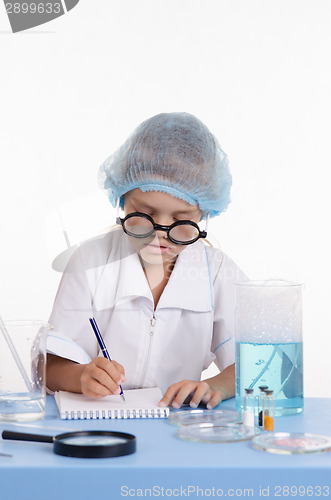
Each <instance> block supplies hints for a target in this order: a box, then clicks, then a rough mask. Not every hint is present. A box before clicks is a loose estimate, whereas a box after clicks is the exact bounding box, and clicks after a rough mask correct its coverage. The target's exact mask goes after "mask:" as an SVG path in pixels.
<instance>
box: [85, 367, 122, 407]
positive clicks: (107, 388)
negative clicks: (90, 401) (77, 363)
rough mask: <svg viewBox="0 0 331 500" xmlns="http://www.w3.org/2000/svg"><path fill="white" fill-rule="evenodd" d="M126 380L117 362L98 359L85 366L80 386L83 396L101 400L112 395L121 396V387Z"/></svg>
mask: <svg viewBox="0 0 331 500" xmlns="http://www.w3.org/2000/svg"><path fill="white" fill-rule="evenodd" d="M125 380H126V378H125V375H124V368H123V366H122V365H120V364H119V363H116V361H109V360H108V359H106V358H100V357H97V358H94V359H93V360H92V361H91V363H89V364H88V365H86V366H85V368H84V371H83V373H82V375H81V377H80V384H81V390H82V393H83V394H85V395H86V396H89V397H90V398H96V399H100V398H103V397H104V396H109V395H111V394H119V393H120V391H121V389H120V387H119V386H120V384H122V382H125Z"/></svg>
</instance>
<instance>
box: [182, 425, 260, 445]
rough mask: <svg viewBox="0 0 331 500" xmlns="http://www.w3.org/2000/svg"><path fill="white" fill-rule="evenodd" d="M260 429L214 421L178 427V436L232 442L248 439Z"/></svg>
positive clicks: (202, 440) (207, 440) (187, 438)
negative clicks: (215, 422)
mask: <svg viewBox="0 0 331 500" xmlns="http://www.w3.org/2000/svg"><path fill="white" fill-rule="evenodd" d="M259 432H260V431H259V430H258V429H255V428H254V427H248V426H246V425H243V424H224V425H215V424H213V423H204V424H194V425H186V426H181V427H179V428H178V429H177V436H178V437H179V438H180V439H185V440H187V441H198V442H200V443H231V442H234V441H248V440H250V439H252V438H253V437H254V436H256V434H257V433H259Z"/></svg>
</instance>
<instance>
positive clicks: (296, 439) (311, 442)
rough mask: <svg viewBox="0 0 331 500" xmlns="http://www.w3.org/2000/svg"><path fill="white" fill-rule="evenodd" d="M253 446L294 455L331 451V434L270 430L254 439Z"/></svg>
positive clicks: (271, 451)
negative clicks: (321, 434)
mask: <svg viewBox="0 0 331 500" xmlns="http://www.w3.org/2000/svg"><path fill="white" fill-rule="evenodd" d="M252 446H254V448H257V449H258V450H262V451H268V452H270V453H281V454H285V455H294V454H302V453H320V452H324V451H331V436H320V435H317V434H308V433H300V432H269V433H268V434H261V435H260V436H256V437H254V438H253V439H252Z"/></svg>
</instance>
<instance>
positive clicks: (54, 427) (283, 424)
mask: <svg viewBox="0 0 331 500" xmlns="http://www.w3.org/2000/svg"><path fill="white" fill-rule="evenodd" d="M304 404H305V409H304V412H303V413H301V414H298V415H292V416H287V417H280V418H276V419H275V430H276V431H291V432H308V433H314V434H323V435H331V399H320V398H306V399H305V402H304ZM46 407H47V414H46V417H45V418H44V419H43V420H40V421H36V422H30V423H26V424H20V425H15V424H8V423H1V425H0V431H1V432H2V431H3V430H4V429H8V430H17V431H22V432H24V431H26V432H34V433H43V434H48V435H56V434H61V432H67V431H72V430H86V429H88V430H114V431H122V432H129V433H131V434H134V435H135V436H136V437H137V452H136V453H134V454H132V455H128V456H124V457H116V458H106V459H105V458H103V459H78V458H69V457H62V456H58V455H55V454H54V453H53V450H52V448H53V446H52V445H51V444H46V443H32V442H22V441H4V440H2V439H0V453H8V454H11V455H12V457H2V456H0V499H1V500H7V498H8V499H10V500H12V499H15V498H20V499H21V498H22V499H23V498H24V500H25V499H29V498H33V499H34V500H37V499H39V498H47V499H50V500H51V499H53V498H54V499H55V498H56V499H59V498H61V499H65V498H73V496H72V494H70V491H71V492H72V491H73V489H74V491H75V495H74V498H83V499H85V498H91V495H93V496H94V495H96V494H98V495H101V494H102V495H103V497H106V498H109V499H110V498H111V499H115V500H116V499H117V498H119V499H120V498H125V497H127V498H138V497H143V496H146V497H148V496H149V497H157V496H160V497H163V496H164V497H173V496H180V497H183V496H184V497H185V496H186V497H187V496H188V497H190V498H198V497H200V496H212V497H213V496H214V497H219V496H255V497H261V496H268V497H269V498H278V497H280V498H282V497H285V496H287V497H291V498H293V497H296V496H297V497H298V498H315V497H316V496H320V497H321V498H326V497H328V496H331V452H326V453H313V454H306V455H277V454H272V453H266V452H262V451H259V450H256V449H255V448H253V447H252V445H251V444H250V442H247V441H246V442H237V443H221V444H220V443H218V444H215V443H212V444H208V443H197V442H190V441H183V440H180V439H178V438H177V436H176V430H177V427H175V426H173V425H171V424H170V423H169V422H168V420H167V419H129V420H61V419H60V417H59V413H58V410H57V407H56V405H55V402H54V398H53V397H52V396H47V405H46ZM220 407H221V408H228V409H234V400H233V399H232V400H229V401H225V402H223V403H221V406H220ZM194 485H195V486H194ZM189 486H190V487H191V488H192V489H191V490H188V489H187V488H189ZM299 486H300V487H301V490H298V489H297V490H295V488H299ZM162 487H163V488H164V489H163V494H162ZM193 487H195V488H196V489H195V491H193ZM287 487H289V488H290V487H292V490H287V489H286V488H287ZM308 487H310V488H313V489H312V490H311V489H308ZM158 488H159V489H158ZM185 488H186V489H185ZM198 488H200V489H201V491H200V494H199V489H198ZM213 488H214V490H213ZM268 488H269V489H268ZM277 488H279V489H277ZM284 488H285V489H284ZM323 488H324V489H323ZM231 489H233V490H234V491H236V492H237V494H236V495H231V492H230V490H231ZM244 489H251V490H252V491H253V495H252V494H247V495H244V493H242V494H239V493H240V491H244ZM209 490H210V492H211V494H210V495H208V493H209ZM149 491H151V494H149ZM217 491H218V494H216V493H215V492H217ZM252 491H251V492H252ZM299 491H300V492H301V493H300V494H299ZM146 492H147V493H146ZM201 492H203V493H204V495H202V494H201ZM220 492H223V493H222V495H220ZM263 492H264V493H265V494H263ZM140 493H144V494H140ZM145 493H146V494H145ZM154 493H155V494H154ZM158 493H159V494H158ZM177 493H178V494H177ZM213 493H214V494H213ZM267 493H268V494H267ZM278 493H281V494H278ZM311 493H312V494H311Z"/></svg>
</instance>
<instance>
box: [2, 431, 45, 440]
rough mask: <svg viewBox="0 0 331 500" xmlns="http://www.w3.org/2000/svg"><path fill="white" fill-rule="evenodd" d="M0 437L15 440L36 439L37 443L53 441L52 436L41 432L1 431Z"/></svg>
mask: <svg viewBox="0 0 331 500" xmlns="http://www.w3.org/2000/svg"><path fill="white" fill-rule="evenodd" d="M2 439H13V440H15V441H38V443H53V437H52V436H44V435H43V434H26V433H25V432H13V431H3V432H2Z"/></svg>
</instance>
